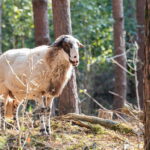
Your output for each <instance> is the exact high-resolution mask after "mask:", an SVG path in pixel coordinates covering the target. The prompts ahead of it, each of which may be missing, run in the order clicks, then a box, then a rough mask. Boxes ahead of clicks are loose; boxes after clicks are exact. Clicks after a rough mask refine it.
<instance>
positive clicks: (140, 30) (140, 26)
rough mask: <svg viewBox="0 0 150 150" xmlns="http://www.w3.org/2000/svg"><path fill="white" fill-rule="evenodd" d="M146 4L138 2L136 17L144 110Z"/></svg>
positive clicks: (139, 74)
mask: <svg viewBox="0 0 150 150" xmlns="http://www.w3.org/2000/svg"><path fill="white" fill-rule="evenodd" d="M144 3H145V0H137V1H136V17H137V43H138V46H139V49H138V62H137V79H138V93H139V94H138V95H139V100H140V107H141V109H143V106H144V102H143V90H141V89H143V64H144Z"/></svg>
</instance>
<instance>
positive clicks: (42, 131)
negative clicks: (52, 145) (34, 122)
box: [40, 129, 49, 136]
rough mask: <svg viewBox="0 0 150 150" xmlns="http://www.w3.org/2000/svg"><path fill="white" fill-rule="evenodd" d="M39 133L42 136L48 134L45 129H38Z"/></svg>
mask: <svg viewBox="0 0 150 150" xmlns="http://www.w3.org/2000/svg"><path fill="white" fill-rule="evenodd" d="M40 133H41V135H44V136H46V135H49V133H48V132H47V131H46V130H45V129H40Z"/></svg>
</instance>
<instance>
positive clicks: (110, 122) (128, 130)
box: [64, 113, 136, 134]
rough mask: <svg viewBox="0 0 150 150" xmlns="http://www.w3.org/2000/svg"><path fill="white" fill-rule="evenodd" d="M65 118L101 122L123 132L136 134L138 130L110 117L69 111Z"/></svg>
mask: <svg viewBox="0 0 150 150" xmlns="http://www.w3.org/2000/svg"><path fill="white" fill-rule="evenodd" d="M64 118H65V119H73V120H79V121H86V122H90V123H92V124H99V125H102V126H104V127H105V128H109V129H111V130H116V131H119V132H122V133H131V134H136V132H135V131H134V130H133V129H132V128H131V127H129V126H128V125H125V124H122V123H119V122H117V121H113V120H108V119H102V118H98V117H95V116H87V115H79V114H75V113H69V114H67V115H65V116H64Z"/></svg>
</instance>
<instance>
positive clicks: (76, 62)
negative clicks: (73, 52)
mask: <svg viewBox="0 0 150 150" xmlns="http://www.w3.org/2000/svg"><path fill="white" fill-rule="evenodd" d="M70 62H71V64H72V65H73V66H74V67H77V66H78V65H79V62H78V61H72V60H70Z"/></svg>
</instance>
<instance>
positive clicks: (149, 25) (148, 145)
mask: <svg viewBox="0 0 150 150" xmlns="http://www.w3.org/2000/svg"><path fill="white" fill-rule="evenodd" d="M145 43H146V45H145V51H144V57H145V64H144V114H145V117H144V124H145V137H144V141H145V150H150V0H146V7H145Z"/></svg>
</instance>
